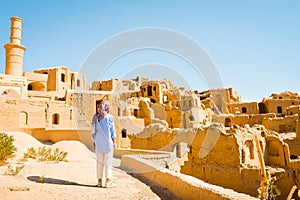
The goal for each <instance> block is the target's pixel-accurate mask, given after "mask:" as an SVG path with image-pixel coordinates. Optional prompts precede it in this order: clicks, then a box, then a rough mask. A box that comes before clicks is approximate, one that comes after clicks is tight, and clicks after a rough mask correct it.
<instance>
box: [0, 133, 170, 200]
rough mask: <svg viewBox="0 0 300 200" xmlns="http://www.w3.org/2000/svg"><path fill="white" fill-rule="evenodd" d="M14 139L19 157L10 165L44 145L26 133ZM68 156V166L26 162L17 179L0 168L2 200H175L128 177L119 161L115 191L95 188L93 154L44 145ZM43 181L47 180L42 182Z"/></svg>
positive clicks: (67, 145) (75, 145) (68, 144)
mask: <svg viewBox="0 0 300 200" xmlns="http://www.w3.org/2000/svg"><path fill="white" fill-rule="evenodd" d="M10 134H12V135H14V138H15V142H14V144H15V146H16V147H17V149H18V150H17V153H16V157H14V158H13V159H9V160H8V164H10V165H20V161H19V159H20V158H22V157H23V153H24V152H26V151H27V149H28V148H29V147H34V148H36V149H37V148H38V147H40V146H43V145H44V144H42V143H40V142H39V141H37V140H35V139H34V138H33V137H31V136H30V135H27V134H25V133H10ZM45 146H46V147H52V148H53V149H54V148H56V147H58V148H59V149H61V150H63V151H67V152H68V157H67V159H68V162H58V163H56V162H38V161H36V160H29V161H27V162H24V164H25V166H24V168H23V169H22V170H21V171H20V172H19V173H18V174H17V175H15V176H7V175H4V172H5V171H6V170H7V166H0V199H1V200H2V199H3V200H4V199H5V200H6V199H8V200H9V199H13V200H15V199H134V200H136V199H166V200H167V199H168V200H169V199H176V198H175V197H174V196H173V195H172V194H171V193H170V192H169V191H168V190H166V189H165V188H161V187H159V186H158V185H156V184H155V183H153V182H151V181H148V180H146V179H144V178H141V177H139V176H138V175H135V174H132V175H130V174H128V173H127V172H126V171H123V170H122V169H120V168H119V165H120V160H119V159H116V158H114V161H113V166H114V168H113V178H112V180H113V182H114V183H115V184H117V187H115V188H98V187H96V183H97V178H96V164H95V159H94V154H93V153H92V152H90V151H89V150H87V148H86V147H85V146H84V145H83V144H82V143H80V142H78V141H61V142H58V143H55V144H53V145H45ZM40 177H44V180H43V182H40V181H39V179H40Z"/></svg>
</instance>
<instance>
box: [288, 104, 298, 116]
mask: <svg viewBox="0 0 300 200" xmlns="http://www.w3.org/2000/svg"><path fill="white" fill-rule="evenodd" d="M286 114H287V115H295V114H298V116H300V106H289V107H287V109H286Z"/></svg>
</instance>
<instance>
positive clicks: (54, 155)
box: [22, 146, 68, 162]
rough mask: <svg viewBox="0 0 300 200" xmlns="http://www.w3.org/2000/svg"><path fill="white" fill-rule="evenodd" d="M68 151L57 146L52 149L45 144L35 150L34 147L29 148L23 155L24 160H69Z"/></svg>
mask: <svg viewBox="0 0 300 200" xmlns="http://www.w3.org/2000/svg"><path fill="white" fill-rule="evenodd" d="M67 156H68V152H65V151H60V150H59V148H56V149H55V150H54V151H52V149H51V148H46V147H45V146H43V147H39V148H38V150H35V149H34V148H33V147H30V148H29V149H27V152H26V153H24V155H23V159H22V160H23V161H27V160H28V158H32V159H37V160H38V161H65V162H67V159H66V158H67Z"/></svg>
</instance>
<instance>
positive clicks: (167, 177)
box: [121, 155, 257, 200]
mask: <svg viewBox="0 0 300 200" xmlns="http://www.w3.org/2000/svg"><path fill="white" fill-rule="evenodd" d="M121 168H123V169H125V170H126V171H129V172H130V173H134V174H135V173H137V175H138V176H143V177H146V178H147V179H149V180H151V181H153V182H156V183H158V184H159V185H160V186H162V187H164V188H167V189H168V190H169V191H171V192H172V193H173V194H174V195H175V196H177V197H178V198H180V199H191V200H199V199H212V200H218V199H220V200H224V199H228V200H229V199H230V200H241V199H247V200H251V199H257V198H254V197H251V196H249V195H246V194H241V193H237V192H235V191H233V190H230V189H225V188H222V187H220V186H215V185H211V184H209V183H206V182H204V181H201V180H199V179H197V178H194V177H191V176H188V175H185V174H181V173H176V172H173V171H170V170H168V169H164V168H161V167H160V166H158V165H156V164H154V163H152V162H151V161H148V160H144V159H142V158H139V157H137V156H132V155H125V156H122V160H121Z"/></svg>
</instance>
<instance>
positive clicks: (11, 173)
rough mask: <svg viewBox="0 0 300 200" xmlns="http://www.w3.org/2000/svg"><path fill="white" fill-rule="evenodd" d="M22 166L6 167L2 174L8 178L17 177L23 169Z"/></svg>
mask: <svg viewBox="0 0 300 200" xmlns="http://www.w3.org/2000/svg"><path fill="white" fill-rule="evenodd" d="M23 167H24V165H19V166H14V167H13V166H11V165H8V166H7V170H6V171H5V172H4V175H8V176H15V175H17V174H18V173H19V172H20V171H21V169H23Z"/></svg>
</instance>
